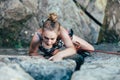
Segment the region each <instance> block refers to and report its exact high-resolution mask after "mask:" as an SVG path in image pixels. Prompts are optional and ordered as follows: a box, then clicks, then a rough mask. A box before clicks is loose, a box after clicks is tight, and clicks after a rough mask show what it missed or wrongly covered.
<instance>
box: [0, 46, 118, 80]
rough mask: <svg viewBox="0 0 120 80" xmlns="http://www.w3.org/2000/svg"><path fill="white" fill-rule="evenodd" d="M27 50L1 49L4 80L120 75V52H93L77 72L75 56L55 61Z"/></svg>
mask: <svg viewBox="0 0 120 80" xmlns="http://www.w3.org/2000/svg"><path fill="white" fill-rule="evenodd" d="M94 47H95V49H96V50H101V51H103V52H104V51H105V52H116V51H120V45H119V44H100V45H94ZM26 53H27V49H18V50H14V49H0V54H2V55H0V80H8V79H14V80H18V78H19V79H20V80H88V79H89V80H119V78H120V68H119V67H120V64H119V62H120V55H113V54H105V53H102V52H95V53H91V56H89V57H86V58H85V62H84V64H83V65H81V66H80V69H79V70H77V71H76V70H75V68H76V66H77V64H76V62H75V60H71V59H72V58H67V59H65V60H62V61H60V62H52V61H48V60H46V59H41V58H40V57H39V56H36V57H31V56H27V54H26ZM3 54H6V55H4V56H3ZM119 54H120V52H119ZM77 57H78V56H77ZM11 74H12V75H11ZM13 74H14V75H13Z"/></svg>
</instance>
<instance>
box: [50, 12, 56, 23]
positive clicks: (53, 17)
mask: <svg viewBox="0 0 120 80" xmlns="http://www.w3.org/2000/svg"><path fill="white" fill-rule="evenodd" d="M57 17H58V16H57V14H56V13H50V14H49V17H48V19H49V20H51V21H53V22H57Z"/></svg>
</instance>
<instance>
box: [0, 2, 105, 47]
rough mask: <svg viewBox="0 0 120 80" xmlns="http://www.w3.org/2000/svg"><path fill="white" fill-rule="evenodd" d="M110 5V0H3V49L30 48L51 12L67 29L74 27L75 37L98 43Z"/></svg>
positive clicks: (0, 27) (0, 14)
mask: <svg viewBox="0 0 120 80" xmlns="http://www.w3.org/2000/svg"><path fill="white" fill-rule="evenodd" d="M75 1H77V2H75ZM81 3H82V4H81ZM83 3H84V4H83ZM106 4H107V1H106V0H92V1H91V0H57V1H56V0H34V1H33V0H1V1H0V39H1V40H0V46H1V47H11V46H12V47H24V46H28V45H29V43H30V41H31V37H32V36H33V35H34V32H35V31H36V30H37V29H38V28H39V27H41V26H42V24H43V23H42V20H46V19H47V17H48V14H49V13H51V12H55V13H57V14H58V21H59V22H60V23H61V25H62V26H63V27H65V28H67V29H70V28H72V29H73V31H74V34H76V35H78V36H80V37H81V38H83V39H85V40H87V41H88V42H90V43H96V42H97V41H98V37H99V31H100V27H101V25H100V24H103V23H104V18H105V7H106ZM80 6H82V8H81V7H80ZM86 12H87V13H86ZM6 34H7V36H5V37H4V36H3V35H6ZM5 45H7V46H5Z"/></svg>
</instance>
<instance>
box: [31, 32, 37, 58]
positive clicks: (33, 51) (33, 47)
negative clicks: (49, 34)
mask: <svg viewBox="0 0 120 80" xmlns="http://www.w3.org/2000/svg"><path fill="white" fill-rule="evenodd" d="M38 47H39V37H38V35H37V33H35V35H34V36H33V38H32V41H31V43H30V49H29V55H30V56H37V55H38V53H37V51H38Z"/></svg>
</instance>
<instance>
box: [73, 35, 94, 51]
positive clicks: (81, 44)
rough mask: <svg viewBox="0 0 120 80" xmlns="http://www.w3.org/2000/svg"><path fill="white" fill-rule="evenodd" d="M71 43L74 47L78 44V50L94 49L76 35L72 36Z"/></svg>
mask: <svg viewBox="0 0 120 80" xmlns="http://www.w3.org/2000/svg"><path fill="white" fill-rule="evenodd" d="M72 42H73V43H74V44H76V45H77V44H79V47H80V48H79V49H82V50H86V51H94V47H93V46H92V45H91V44H89V43H88V42H87V41H85V40H83V39H82V38H80V37H78V36H76V35H73V38H72Z"/></svg>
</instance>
